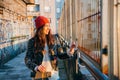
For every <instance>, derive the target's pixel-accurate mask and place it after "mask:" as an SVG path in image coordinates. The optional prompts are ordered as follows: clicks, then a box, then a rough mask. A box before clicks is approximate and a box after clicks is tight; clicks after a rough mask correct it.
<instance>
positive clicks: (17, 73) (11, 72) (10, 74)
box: [0, 52, 31, 80]
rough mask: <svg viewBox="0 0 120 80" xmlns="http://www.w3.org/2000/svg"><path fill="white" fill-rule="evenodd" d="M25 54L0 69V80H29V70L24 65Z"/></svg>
mask: <svg viewBox="0 0 120 80" xmlns="http://www.w3.org/2000/svg"><path fill="white" fill-rule="evenodd" d="M24 57H25V52H24V53H21V54H20V55H18V56H16V57H15V58H14V59H12V60H10V61H9V62H7V63H6V64H4V66H2V67H0V80H31V77H30V70H29V69H28V68H27V67H26V65H25V63H24Z"/></svg>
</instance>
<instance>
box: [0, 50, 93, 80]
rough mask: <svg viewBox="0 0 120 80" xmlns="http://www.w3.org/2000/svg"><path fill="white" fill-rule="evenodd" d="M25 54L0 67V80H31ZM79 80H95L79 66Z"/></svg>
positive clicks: (84, 68)
mask: <svg viewBox="0 0 120 80" xmlns="http://www.w3.org/2000/svg"><path fill="white" fill-rule="evenodd" d="M24 57H25V52H24V53H21V54H20V55H18V56H17V57H15V58H14V59H12V60H10V61H9V62H7V63H6V64H5V65H4V66H2V67H0V80H31V77H30V70H29V69H28V68H27V67H26V65H25V63H24ZM80 71H81V73H82V75H83V76H82V78H81V79H80V80H95V79H94V78H93V77H92V75H91V74H90V72H89V71H88V70H87V69H86V67H84V66H81V68H80Z"/></svg>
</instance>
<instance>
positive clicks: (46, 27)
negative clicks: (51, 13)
mask: <svg viewBox="0 0 120 80" xmlns="http://www.w3.org/2000/svg"><path fill="white" fill-rule="evenodd" d="M49 31H50V23H46V24H45V26H44V27H43V33H44V34H45V35H47V34H48V33H49Z"/></svg>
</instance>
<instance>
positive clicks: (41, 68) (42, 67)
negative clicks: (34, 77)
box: [38, 65, 46, 72]
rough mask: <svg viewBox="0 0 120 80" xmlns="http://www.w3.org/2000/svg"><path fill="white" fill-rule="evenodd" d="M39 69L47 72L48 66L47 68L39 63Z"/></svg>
mask: <svg viewBox="0 0 120 80" xmlns="http://www.w3.org/2000/svg"><path fill="white" fill-rule="evenodd" d="M38 70H39V71H40V72H46V68H45V67H44V66H42V65H39V66H38Z"/></svg>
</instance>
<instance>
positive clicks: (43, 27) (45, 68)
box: [25, 16, 74, 80]
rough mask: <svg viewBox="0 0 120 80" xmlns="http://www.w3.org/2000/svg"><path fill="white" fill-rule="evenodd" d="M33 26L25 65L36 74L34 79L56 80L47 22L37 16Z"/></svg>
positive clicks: (54, 55)
mask: <svg viewBox="0 0 120 80" xmlns="http://www.w3.org/2000/svg"><path fill="white" fill-rule="evenodd" d="M35 25H36V29H37V30H36V33H35V36H34V37H33V38H31V39H30V40H29V41H28V49H27V53H26V56H25V64H26V65H27V67H28V68H30V69H31V70H32V71H33V72H34V73H36V76H37V77H36V76H35V78H36V79H38V78H39V80H58V79H59V76H58V72H57V71H56V57H57V54H56V53H55V52H54V50H53V46H54V45H55V40H54V38H53V36H52V34H51V30H50V23H49V20H48V19H47V18H46V17H44V16H39V17H37V18H36V19H35ZM71 51H72V52H70V53H71V54H72V53H74V50H73V49H71ZM48 74H49V75H48ZM38 75H39V76H38ZM53 75H54V76H53Z"/></svg>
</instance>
